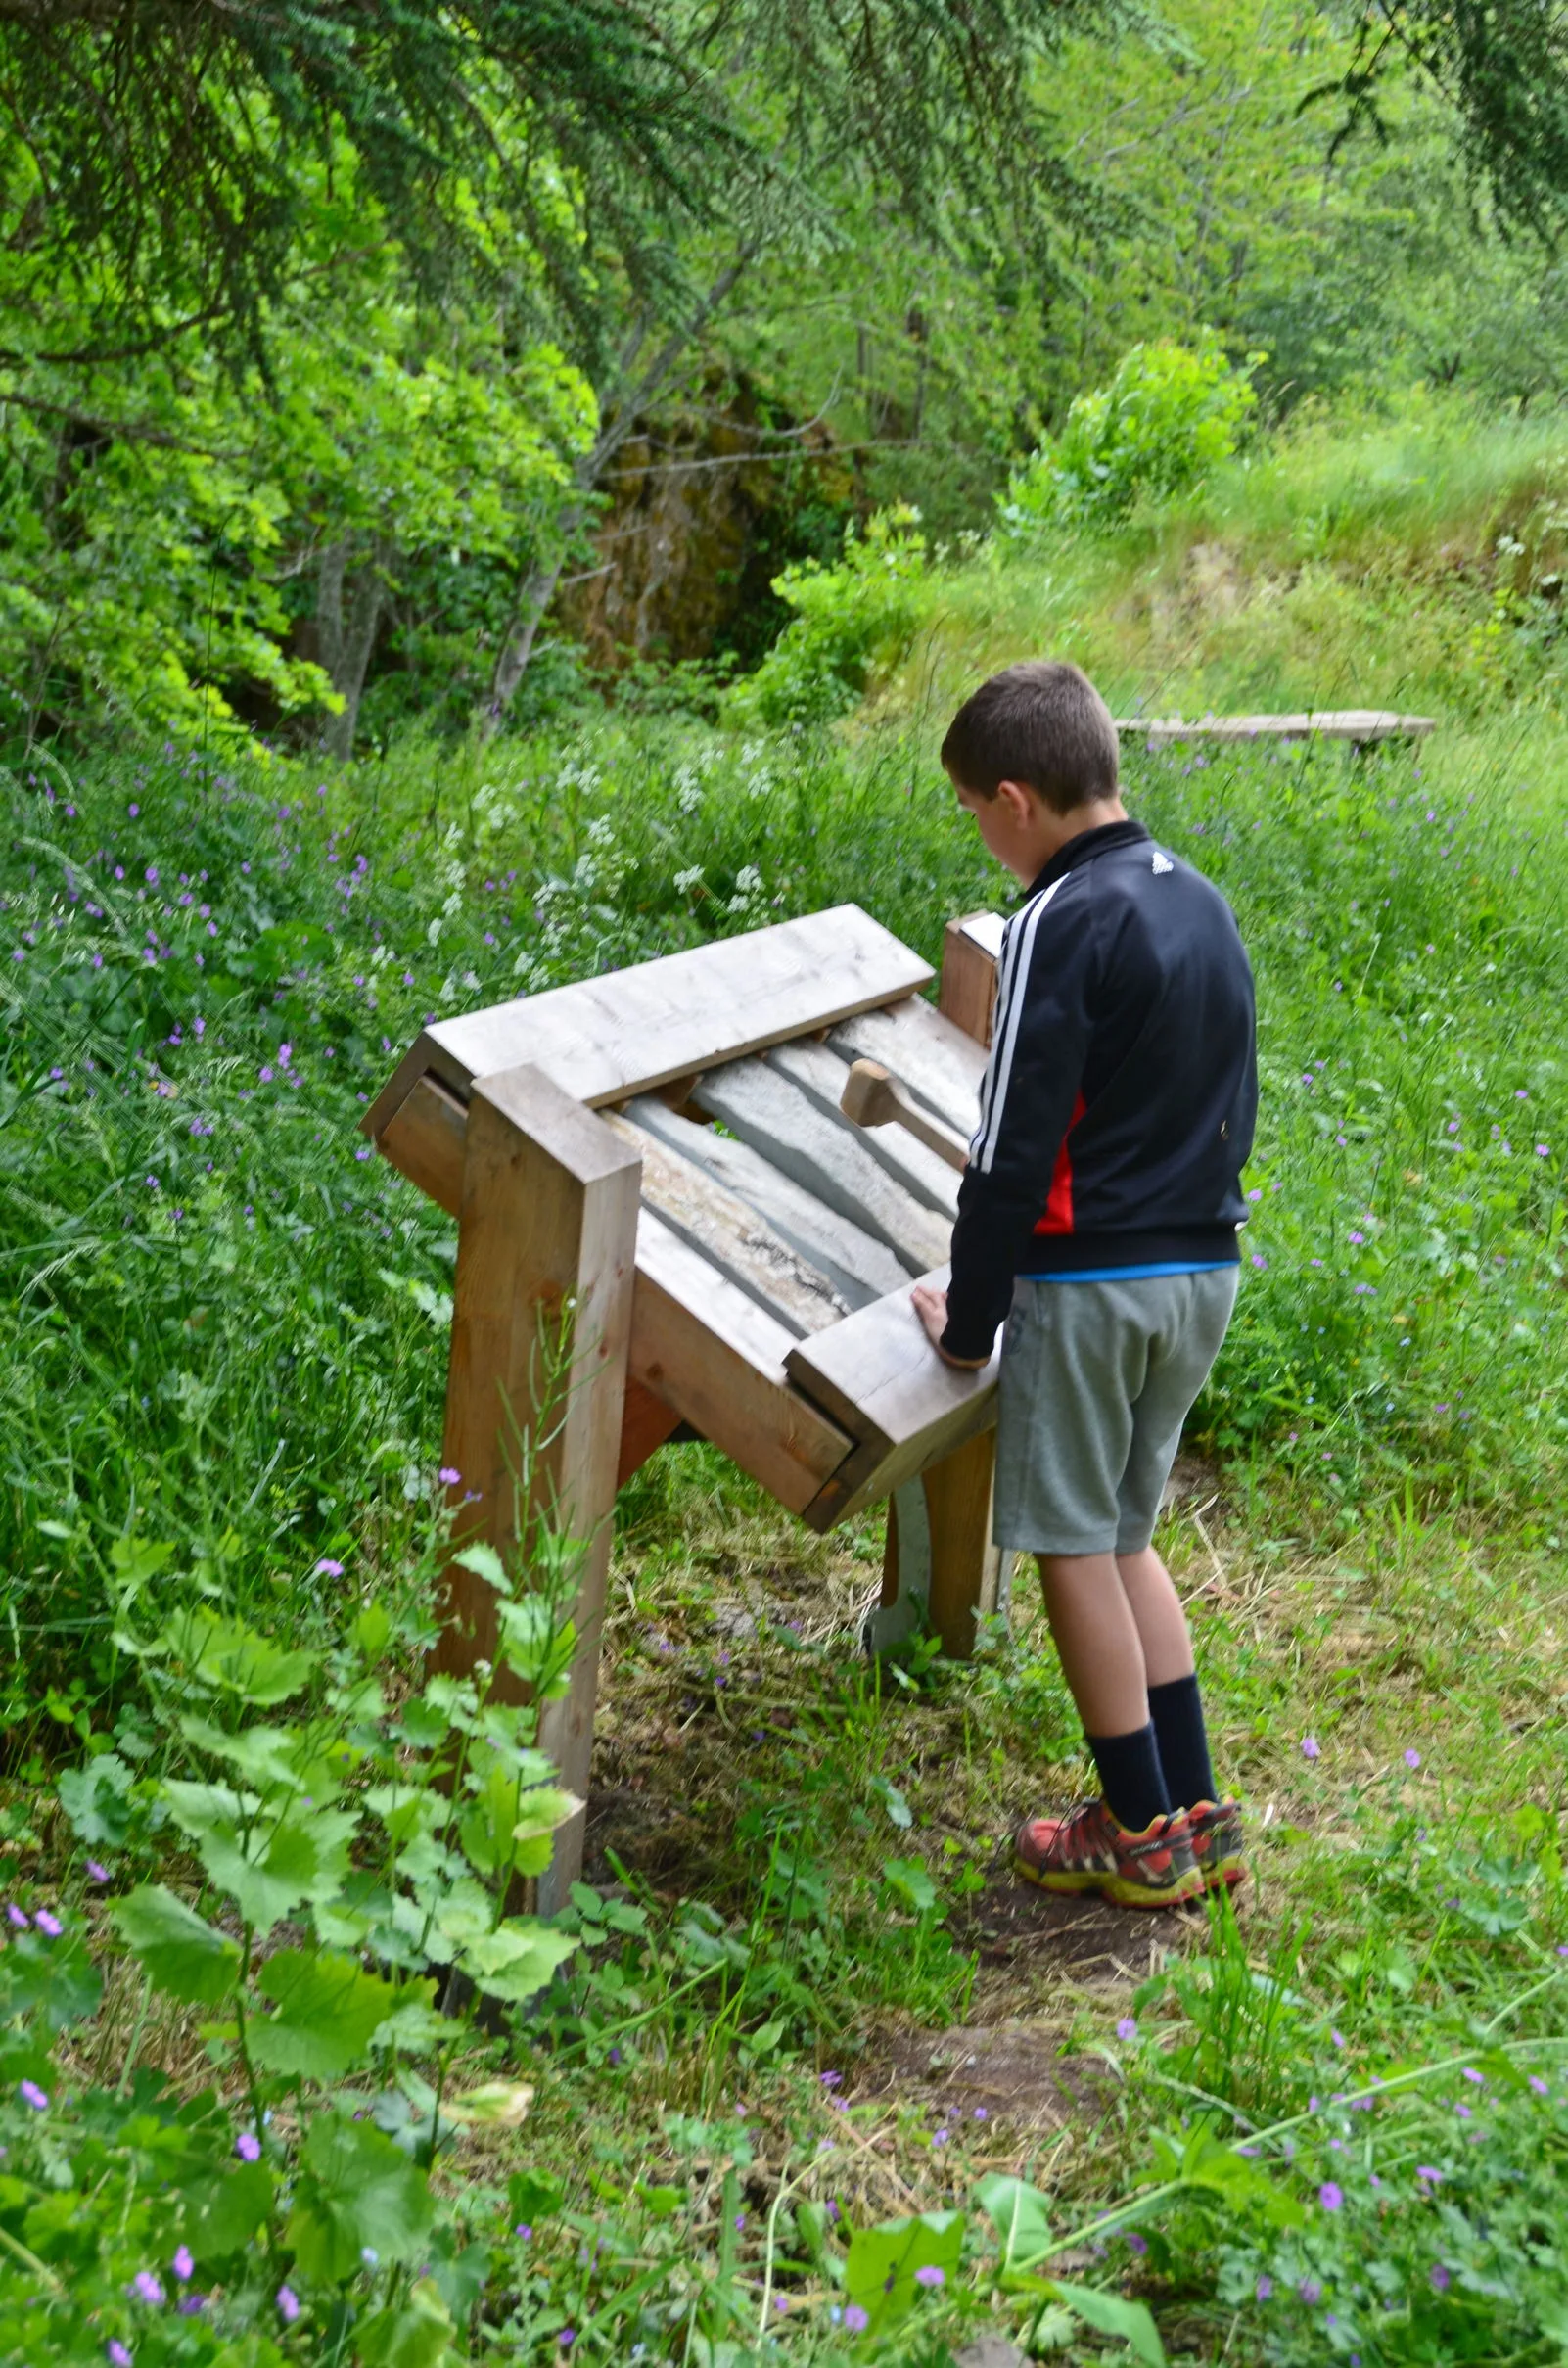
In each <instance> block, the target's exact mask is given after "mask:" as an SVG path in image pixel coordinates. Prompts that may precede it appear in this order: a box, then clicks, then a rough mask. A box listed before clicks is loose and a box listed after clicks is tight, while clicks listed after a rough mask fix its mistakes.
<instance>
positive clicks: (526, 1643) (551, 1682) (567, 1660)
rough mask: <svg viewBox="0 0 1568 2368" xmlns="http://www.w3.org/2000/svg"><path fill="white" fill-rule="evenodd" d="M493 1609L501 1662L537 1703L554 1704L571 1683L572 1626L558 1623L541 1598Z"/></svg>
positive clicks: (574, 1649) (574, 1653)
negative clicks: (537, 1700) (530, 1692)
mask: <svg viewBox="0 0 1568 2368" xmlns="http://www.w3.org/2000/svg"><path fill="white" fill-rule="evenodd" d="M496 1610H497V1615H498V1626H499V1632H500V1641H499V1653H500V1657H501V1659H502V1660H503V1661H505V1663H506V1664H507V1667H508V1668H509V1669H512V1670H515V1671H516V1673H517V1675H518V1676H519V1677H520V1678H522V1680H523V1681H524V1683H525V1685H527V1686H530V1687H531V1688H532V1690H533V1693H534V1695H536V1696H537V1698H538V1699H539V1700H541V1701H546V1702H553V1701H558V1700H559V1699H560V1697H561V1695H564V1694H565V1692H566V1690H567V1687H568V1686H569V1684H570V1683H571V1672H572V1664H573V1662H574V1661H575V1660H576V1657H577V1631H576V1624H575V1623H574V1622H573V1621H571V1620H566V1621H561V1620H559V1619H558V1618H557V1614H556V1611H555V1608H554V1607H553V1605H552V1603H551V1602H550V1600H549V1598H548V1597H547V1596H542V1595H525V1596H519V1597H517V1598H516V1599H515V1600H514V1601H513V1602H503V1603H499V1604H498V1605H497V1606H496Z"/></svg>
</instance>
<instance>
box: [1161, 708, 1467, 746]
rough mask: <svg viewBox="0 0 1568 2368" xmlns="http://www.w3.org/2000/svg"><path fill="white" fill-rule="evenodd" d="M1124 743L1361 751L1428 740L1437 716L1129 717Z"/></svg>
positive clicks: (1334, 712) (1308, 712)
mask: <svg viewBox="0 0 1568 2368" xmlns="http://www.w3.org/2000/svg"><path fill="white" fill-rule="evenodd" d="M1116 729H1117V731H1118V733H1119V734H1120V736H1121V737H1122V738H1123V739H1124V740H1145V741H1147V743H1148V745H1149V747H1150V748H1151V749H1152V748H1167V747H1169V746H1171V744H1172V743H1173V742H1175V741H1179V740H1217V741H1222V742H1223V741H1235V740H1243V741H1245V740H1348V741H1350V742H1351V743H1352V744H1353V745H1354V746H1355V747H1357V748H1376V747H1379V746H1384V745H1387V744H1388V743H1389V742H1391V741H1400V740H1424V739H1425V738H1426V735H1427V733H1428V732H1430V731H1435V730H1436V729H1437V718H1436V717H1435V716H1402V715H1399V714H1397V713H1396V712H1395V711H1394V710H1393V709H1392V708H1386V707H1320V708H1304V709H1302V710H1300V711H1299V712H1298V713H1297V714H1295V715H1289V716H1215V715H1209V716H1203V717H1200V718H1199V719H1198V720H1197V721H1195V722H1191V723H1189V722H1187V721H1185V720H1183V719H1182V718H1181V717H1180V716H1128V717H1119V718H1118V719H1117V724H1116Z"/></svg>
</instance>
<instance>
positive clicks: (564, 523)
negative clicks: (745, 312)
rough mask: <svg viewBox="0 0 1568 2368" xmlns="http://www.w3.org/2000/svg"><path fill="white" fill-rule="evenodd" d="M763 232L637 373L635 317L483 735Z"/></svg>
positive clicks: (507, 639) (499, 665) (504, 653)
mask: <svg viewBox="0 0 1568 2368" xmlns="http://www.w3.org/2000/svg"><path fill="white" fill-rule="evenodd" d="M761 246H762V241H761V238H752V239H749V240H747V242H746V244H745V245H744V246H743V247H741V248H740V249H739V250H738V252H737V253H736V254H735V255H732V256H731V257H730V259H729V261H728V262H727V263H726V264H725V266H724V268H723V270H722V271H720V272H719V274H718V276H717V278H716V279H715V281H714V282H713V285H712V286H711V287H710V288H709V290H708V292H707V294H706V295H705V296H704V297H703V299H702V301H701V302H700V303H699V304H698V305H697V307H696V309H695V310H694V312H693V313H692V315H691V317H690V319H689V320H687V321H685V322H682V323H680V324H679V325H677V326H676V327H675V328H673V329H671V331H670V332H669V336H668V337H667V338H666V340H665V342H664V344H663V345H662V346H661V347H660V348H659V350H658V352H657V353H656V354H655V355H654V357H653V359H652V361H651V362H649V364H648V366H647V368H646V369H645V370H644V371H643V372H642V374H641V376H640V377H638V376H637V375H636V370H637V363H638V361H639V360H640V359H641V356H642V351H643V348H644V346H645V345H646V343H647V339H648V332H649V329H650V327H651V322H650V321H649V320H648V319H647V318H646V317H645V318H644V319H643V320H641V321H639V322H637V323H636V324H634V326H633V328H632V330H631V332H630V334H629V335H628V337H627V339H626V342H625V345H624V346H623V348H622V352H621V358H620V363H619V366H618V368H617V371H616V384H615V387H614V389H613V390H612V391H611V392H610V393H609V394H607V395H605V397H604V398H603V400H602V401H601V403H600V407H599V416H600V418H601V420H603V419H606V418H608V421H609V424H608V426H605V427H601V429H600V431H599V435H598V437H597V439H596V440H595V441H594V444H593V447H592V449H591V450H590V451H587V452H584V453H583V455H582V457H581V459H580V460H579V461H578V462H577V465H576V480H577V486H578V488H579V497H578V498H577V499H576V500H575V501H574V502H573V503H572V504H571V505H570V507H569V508H568V509H567V510H566V511H565V512H564V513H563V514H562V518H561V521H560V528H559V534H560V540H559V544H558V547H557V555H556V557H555V558H554V559H552V560H549V561H546V562H543V563H541V564H540V565H539V566H537V567H534V568H531V569H530V571H529V574H528V575H527V576H526V577H525V579H524V580H523V584H522V588H521V589H520V591H519V593H518V596H517V605H516V606H515V608H514V609H513V611H512V614H511V617H510V619H509V620H508V622H507V626H506V629H505V631H504V632H503V633H502V635H501V644H500V648H499V649H498V650H497V652H496V655H495V670H494V672H493V673H492V674H491V676H490V697H489V705H488V706H487V708H486V709H485V712H484V720H483V721H482V723H481V726H480V730H481V737H482V738H484V739H485V740H489V739H492V738H493V737H494V735H495V733H496V731H497V730H498V729H499V727H500V722H501V719H502V717H503V716H504V715H505V713H506V711H507V709H508V708H509V707H510V706H511V704H512V701H513V700H514V699H515V698H516V696H517V687H518V684H519V683H520V682H521V681H522V679H523V676H524V674H525V673H527V671H528V664H529V660H530V658H531V657H532V655H533V644H534V642H535V641H536V640H537V638H538V631H539V627H540V626H541V625H542V624H543V622H544V613H545V611H546V609H548V607H549V605H550V602H551V601H552V600H553V599H554V597H555V587H556V585H557V584H558V583H559V582H560V580H561V574H562V571H563V569H564V568H565V566H566V563H567V554H568V552H569V551H570V549H571V545H572V538H573V536H574V535H575V534H576V532H577V529H578V528H579V527H580V526H581V524H582V521H583V519H584V518H585V517H586V516H587V511H588V496H589V495H590V494H591V493H592V492H593V490H594V488H596V486H597V485H598V483H599V480H600V478H601V477H602V476H603V475H604V472H605V470H606V468H608V466H609V464H610V462H611V461H612V460H613V459H614V458H615V456H616V454H617V453H618V452H619V451H620V449H621V447H622V445H623V443H624V442H625V441H626V439H627V437H628V436H630V435H631V433H632V431H633V429H634V428H635V426H636V424H637V418H638V415H639V413H641V412H643V411H645V410H646V409H647V407H648V405H649V403H650V402H652V401H653V399H654V397H655V396H656V395H659V394H660V393H661V392H662V391H663V389H664V388H665V386H666V385H667V383H668V381H669V378H670V376H671V374H672V373H673V371H674V368H675V365H676V363H677V362H679V361H680V360H681V359H682V358H683V357H684V355H685V354H686V352H687V351H688V349H689V348H691V347H692V346H693V345H694V344H695V343H696V341H697V339H698V338H699V337H700V336H701V335H702V333H703V331H704V329H706V328H707V326H708V323H709V322H710V321H711V320H712V319H713V316H714V314H715V312H716V311H717V309H718V307H719V305H720V304H721V303H722V302H724V299H725V298H726V297H727V296H728V294H729V292H730V290H731V289H732V288H733V287H734V285H735V283H736V281H737V280H738V279H739V278H740V276H741V274H742V272H743V271H744V270H745V269H746V267H747V265H748V264H749V263H751V262H753V261H755V259H756V257H757V255H759V254H760V253H761ZM334 679H336V677H334Z"/></svg>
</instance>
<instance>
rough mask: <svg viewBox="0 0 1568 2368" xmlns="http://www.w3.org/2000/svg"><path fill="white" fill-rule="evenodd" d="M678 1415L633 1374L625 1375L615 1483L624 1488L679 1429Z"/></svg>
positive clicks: (679, 1420) (679, 1418)
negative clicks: (623, 1405)
mask: <svg viewBox="0 0 1568 2368" xmlns="http://www.w3.org/2000/svg"><path fill="white" fill-rule="evenodd" d="M680 1424H681V1416H679V1415H678V1414H677V1413H676V1412H675V1409H674V1408H673V1407H672V1406H667V1405H666V1404H665V1402H664V1400H663V1398H656V1397H655V1396H654V1394H653V1391H652V1390H651V1389H647V1388H645V1387H644V1385H643V1384H642V1382H640V1381H639V1380H638V1379H637V1378H636V1376H635V1375H634V1374H631V1373H628V1374H627V1375H626V1402H625V1409H624V1412H623V1415H622V1416H621V1454H620V1457H619V1460H618V1461H617V1463H616V1486H617V1488H624V1487H625V1485H626V1482H627V1481H628V1480H629V1479H630V1478H631V1476H632V1474H633V1473H634V1472H639V1471H641V1469H642V1467H643V1465H644V1464H645V1463H647V1461H648V1458H649V1457H650V1456H652V1455H656V1454H657V1453H658V1451H659V1449H660V1448H661V1447H663V1446H664V1444H665V1442H666V1440H667V1439H669V1438H672V1437H673V1435H674V1433H675V1432H676V1431H677V1430H679V1428H680Z"/></svg>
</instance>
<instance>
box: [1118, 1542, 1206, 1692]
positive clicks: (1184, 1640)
mask: <svg viewBox="0 0 1568 2368" xmlns="http://www.w3.org/2000/svg"><path fill="white" fill-rule="evenodd" d="M1116 1568H1117V1573H1118V1575H1119V1577H1120V1579H1121V1582H1122V1590H1123V1593H1124V1594H1125V1596H1126V1597H1127V1600H1128V1602H1129V1604H1130V1606H1131V1611H1132V1618H1133V1620H1134V1622H1135V1623H1136V1626H1137V1632H1138V1640H1139V1642H1140V1644H1141V1645H1142V1648H1143V1671H1144V1683H1145V1684H1146V1685H1149V1686H1169V1685H1170V1684H1171V1683H1172V1681H1173V1680H1174V1679H1176V1678H1179V1677H1190V1676H1191V1675H1192V1636H1191V1632H1190V1630H1189V1629H1188V1627H1187V1615H1186V1613H1185V1612H1184V1611H1183V1610H1182V1608H1181V1598H1180V1597H1179V1596H1178V1595H1177V1594H1176V1588H1175V1587H1174V1586H1173V1584H1172V1581H1171V1573H1170V1572H1169V1571H1168V1570H1167V1568H1166V1566H1165V1564H1164V1563H1163V1562H1162V1561H1161V1559H1160V1557H1159V1555H1157V1554H1156V1553H1155V1551H1154V1548H1153V1547H1152V1546H1145V1547H1144V1549H1143V1552H1142V1553H1141V1554H1123V1555H1117V1557H1116Z"/></svg>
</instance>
